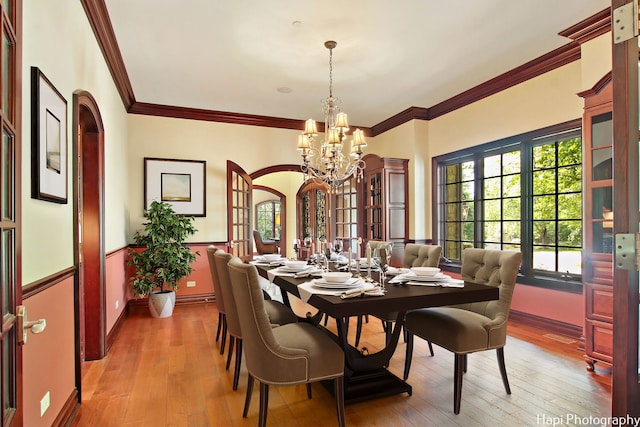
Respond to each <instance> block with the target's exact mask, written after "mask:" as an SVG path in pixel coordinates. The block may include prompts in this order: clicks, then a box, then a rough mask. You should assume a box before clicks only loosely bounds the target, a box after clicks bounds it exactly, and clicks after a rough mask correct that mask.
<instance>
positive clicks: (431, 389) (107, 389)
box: [72, 303, 611, 427]
mask: <svg viewBox="0 0 640 427" xmlns="http://www.w3.org/2000/svg"><path fill="white" fill-rule="evenodd" d="M304 310H305V308H302V307H297V308H296V311H297V312H299V313H303V312H304ZM217 319H218V312H217V309H216V306H215V304H212V303H210V304H193V305H179V306H177V307H176V309H175V312H174V315H173V317H171V318H168V319H152V318H150V317H149V315H148V314H147V312H146V311H145V310H140V309H136V311H134V312H132V313H131V314H130V316H129V317H128V318H127V319H126V321H125V322H124V324H123V325H122V328H121V330H120V332H119V335H118V337H117V338H116V341H115V343H114V345H113V346H112V348H111V350H110V352H109V354H108V355H107V357H105V358H104V359H102V360H99V361H93V362H86V363H85V364H84V366H83V379H82V405H81V409H80V412H79V413H78V415H77V416H76V418H75V420H74V422H73V424H72V425H73V426H101V427H104V426H118V427H120V426H154V427H155V426H255V425H257V423H258V400H259V399H258V389H259V387H257V386H256V387H254V395H253V400H252V404H251V409H250V411H249V417H248V418H246V419H243V418H242V407H243V404H244V395H245V391H246V380H247V374H246V370H245V369H244V365H243V368H242V373H241V376H240V387H239V388H238V390H237V391H235V392H234V391H232V380H233V368H231V370H229V371H227V370H225V362H226V352H225V356H224V357H223V356H222V355H220V351H219V344H220V343H216V342H215V333H216V326H217ZM353 322H355V320H353ZM330 323H331V322H330ZM329 326H330V327H331V324H330V325H329ZM350 332H351V333H355V323H353V327H352V328H350ZM509 335H510V336H509V338H508V340H507V346H506V347H505V359H506V366H507V372H508V375H509V380H510V383H511V390H512V394H511V395H507V394H506V393H505V391H504V388H503V385H502V381H501V379H500V373H499V371H498V364H497V361H496V356H495V352H494V351H488V352H482V353H476V354H472V355H470V356H469V358H468V371H467V373H466V374H465V376H464V383H463V389H462V404H461V413H460V414H459V415H455V414H454V413H453V355H452V354H451V353H449V352H448V351H446V350H444V349H441V348H439V347H435V348H434V350H435V357H430V356H429V353H428V350H427V346H426V344H425V343H424V341H421V340H419V339H416V343H415V352H414V356H413V363H412V369H411V375H410V377H409V381H408V382H409V383H410V384H412V385H413V395H412V396H408V395H406V394H403V395H398V396H392V397H387V398H383V399H377V400H374V401H369V402H363V403H357V404H352V405H348V406H347V407H346V422H347V425H349V426H464V427H473V426H508V427H511V426H535V425H544V424H545V421H546V425H549V424H550V422H551V421H549V420H551V417H562V424H557V425H563V426H564V425H597V424H589V423H587V422H584V423H582V424H578V423H576V422H571V419H572V418H573V419H575V418H576V417H581V419H582V420H581V421H585V420H584V419H583V418H584V417H590V416H591V417H607V416H609V415H610V413H611V410H610V407H611V394H610V392H611V381H610V372H609V371H608V370H606V369H603V368H602V367H599V366H598V365H596V366H597V368H596V372H595V373H589V372H587V371H586V369H585V366H586V365H585V363H584V361H583V360H582V353H581V352H580V351H579V350H577V345H578V343H577V342H566V341H571V340H566V339H564V338H565V337H554V336H552V335H549V334H547V333H546V332H545V331H541V330H538V329H535V328H532V327H528V326H525V325H519V324H517V323H516V322H512V323H511V324H510V332H509ZM350 341H351V342H353V338H351V340H350ZM563 341H565V342H563ZM383 342H384V333H383V331H382V327H381V325H380V322H379V321H377V320H376V319H373V318H372V319H371V320H370V323H368V324H365V325H364V328H363V335H362V343H361V346H366V347H367V348H369V349H371V350H375V349H376V348H379V347H380V346H382V345H383ZM227 345H228V343H227ZM404 351H405V345H404V343H402V342H401V343H400V345H399V346H398V349H397V351H396V354H395V355H394V357H393V359H392V361H391V365H390V370H391V371H393V372H394V373H396V374H397V375H401V374H402V370H403V364H404ZM232 366H233V364H232ZM267 423H268V425H269V426H303V425H313V426H334V425H336V424H337V417H336V412H335V405H334V400H333V397H332V396H331V395H330V394H329V393H328V392H327V391H326V390H325V388H324V387H322V386H321V385H319V384H314V385H313V399H307V396H306V390H305V387H304V386H293V387H271V390H270V401H269V414H268V420H267Z"/></svg>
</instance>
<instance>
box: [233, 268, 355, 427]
mask: <svg viewBox="0 0 640 427" xmlns="http://www.w3.org/2000/svg"><path fill="white" fill-rule="evenodd" d="M228 269H229V276H230V278H231V283H232V285H233V298H234V301H235V303H236V307H237V311H238V315H239V318H240V327H241V328H242V337H243V342H244V348H245V358H246V366H247V371H249V382H248V384H247V397H246V400H245V407H244V413H243V417H246V415H247V412H248V409H249V404H250V402H251V393H252V391H253V381H254V379H257V380H258V381H259V382H260V415H259V422H258V425H259V426H265V425H266V423H267V406H268V402H269V385H294V384H309V383H311V382H315V381H321V380H330V379H333V380H335V398H336V406H337V412H338V423H339V425H340V426H344V353H343V352H342V349H341V348H340V346H338V344H336V342H335V341H334V340H332V339H331V338H330V337H329V336H328V335H327V334H326V333H325V332H323V331H322V330H320V328H318V327H316V326H313V325H312V324H310V323H306V322H299V323H290V324H288V325H283V326H279V327H277V328H272V327H271V323H270V321H269V317H268V316H267V312H266V311H265V308H264V299H263V297H262V291H261V289H260V284H259V282H258V272H257V270H256V267H255V266H253V265H251V264H245V263H243V262H242V261H241V260H240V259H239V258H235V257H234V258H232V259H231V261H229V264H228ZM307 390H308V391H309V390H310V389H309V388H307Z"/></svg>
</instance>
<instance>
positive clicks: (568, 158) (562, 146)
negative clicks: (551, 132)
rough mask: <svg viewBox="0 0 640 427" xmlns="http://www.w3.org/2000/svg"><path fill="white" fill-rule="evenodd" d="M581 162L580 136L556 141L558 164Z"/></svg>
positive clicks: (577, 163)
mask: <svg viewBox="0 0 640 427" xmlns="http://www.w3.org/2000/svg"><path fill="white" fill-rule="evenodd" d="M581 163H582V138H580V137H576V138H571V139H567V140H566V141H560V142H559V143H558V166H567V165H579V164H581Z"/></svg>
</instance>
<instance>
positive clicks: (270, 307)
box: [215, 250, 298, 390]
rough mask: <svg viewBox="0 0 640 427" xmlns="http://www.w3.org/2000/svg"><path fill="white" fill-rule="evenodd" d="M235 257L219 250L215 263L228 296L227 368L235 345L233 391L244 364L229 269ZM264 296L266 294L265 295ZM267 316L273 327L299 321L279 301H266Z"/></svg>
mask: <svg viewBox="0 0 640 427" xmlns="http://www.w3.org/2000/svg"><path fill="white" fill-rule="evenodd" d="M232 257H233V255H231V254H230V253H227V252H225V251H222V250H218V251H216V253H215V262H216V267H217V270H218V278H219V282H218V283H219V284H220V288H221V290H222V294H223V295H225V296H226V302H227V304H226V305H225V308H226V312H227V313H226V319H227V330H228V331H229V353H228V354H227V366H226V368H227V369H229V365H230V364H231V354H232V353H233V348H234V344H235V356H236V359H235V366H234V370H233V389H234V390H237V389H238V379H239V378H240V364H241V363H242V330H241V328H240V320H239V319H238V312H237V309H236V305H235V302H234V300H233V296H232V295H233V288H232V285H231V279H230V278H229V270H228V269H227V263H228V262H229V260H230V259H231V258H232ZM263 296H264V294H263ZM264 305H265V309H266V311H267V315H268V316H269V322H270V323H271V324H272V325H274V326H275V325H285V324H287V323H295V322H297V321H298V316H296V315H295V313H294V312H293V311H291V309H290V308H289V307H287V306H286V305H284V304H282V303H281V302H279V301H273V300H266V301H265V302H264Z"/></svg>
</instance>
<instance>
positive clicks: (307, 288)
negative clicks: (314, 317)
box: [298, 281, 376, 303]
mask: <svg viewBox="0 0 640 427" xmlns="http://www.w3.org/2000/svg"><path fill="white" fill-rule="evenodd" d="M374 289H376V287H375V286H374V285H372V284H371V283H365V282H362V281H361V282H360V284H359V285H358V286H357V287H354V288H352V289H349V291H342V290H338V289H324V288H318V287H316V286H314V285H313V281H309V282H304V283H301V284H299V285H298V293H299V294H300V299H301V300H302V302H305V303H306V302H308V301H309V298H311V295H314V294H316V295H329V296H334V297H341V296H342V294H344V293H345V292H353V291H359V292H362V291H366V292H369V291H372V290H374ZM358 296H359V295H358Z"/></svg>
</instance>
